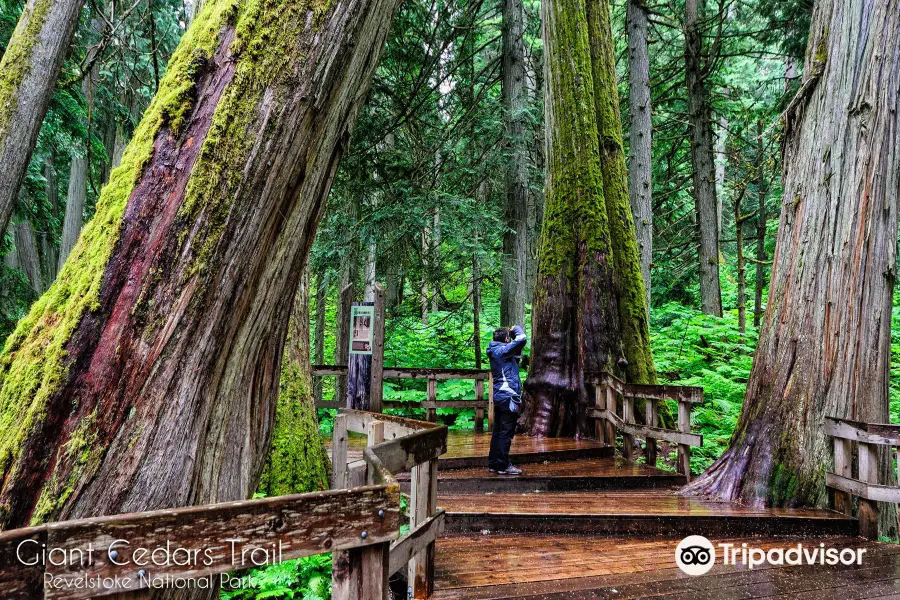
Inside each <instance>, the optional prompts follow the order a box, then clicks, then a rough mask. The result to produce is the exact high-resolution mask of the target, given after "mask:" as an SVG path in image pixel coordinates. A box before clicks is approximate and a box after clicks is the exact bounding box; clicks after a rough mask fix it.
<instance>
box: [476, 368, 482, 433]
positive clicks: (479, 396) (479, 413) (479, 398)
mask: <svg viewBox="0 0 900 600" xmlns="http://www.w3.org/2000/svg"><path fill="white" fill-rule="evenodd" d="M475 402H484V379H476V380H475ZM475 431H478V432H481V431H484V408H482V407H481V406H478V407H476V408H475Z"/></svg>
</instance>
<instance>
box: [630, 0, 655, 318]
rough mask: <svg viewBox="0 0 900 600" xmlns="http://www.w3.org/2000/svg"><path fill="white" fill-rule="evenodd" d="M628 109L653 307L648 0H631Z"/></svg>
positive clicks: (644, 270) (635, 195)
mask: <svg viewBox="0 0 900 600" xmlns="http://www.w3.org/2000/svg"><path fill="white" fill-rule="evenodd" d="M625 29H626V32H627V34H628V111H629V114H630V115H631V135H630V139H629V151H630V155H631V156H630V159H629V163H628V193H629V200H630V202H631V213H632V216H633V217H634V226H635V231H636V234H637V243H638V249H639V250H640V253H641V276H642V277H643V278H644V289H645V292H646V297H647V300H646V304H647V308H648V309H649V308H650V265H651V264H652V263H653V159H652V154H651V151H650V150H651V142H652V139H653V121H652V112H651V110H650V50H649V48H648V44H647V38H648V36H649V29H650V26H649V23H648V20H647V7H646V6H645V5H644V0H628V8H627V12H626V25H625Z"/></svg>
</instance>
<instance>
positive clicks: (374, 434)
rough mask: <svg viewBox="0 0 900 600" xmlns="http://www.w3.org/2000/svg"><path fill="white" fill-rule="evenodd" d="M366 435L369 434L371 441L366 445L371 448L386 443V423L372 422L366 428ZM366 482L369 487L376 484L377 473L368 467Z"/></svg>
mask: <svg viewBox="0 0 900 600" xmlns="http://www.w3.org/2000/svg"><path fill="white" fill-rule="evenodd" d="M366 433H367V434H368V437H369V441H368V443H367V444H366V445H367V446H369V447H372V446H374V445H376V444H380V443H381V442H383V441H384V423H383V422H381V421H372V422H371V423H369V425H368V427H367V428H366ZM366 482H367V483H368V484H369V485H374V484H375V473H374V472H373V471H371V470H370V469H369V468H368V465H367V466H366Z"/></svg>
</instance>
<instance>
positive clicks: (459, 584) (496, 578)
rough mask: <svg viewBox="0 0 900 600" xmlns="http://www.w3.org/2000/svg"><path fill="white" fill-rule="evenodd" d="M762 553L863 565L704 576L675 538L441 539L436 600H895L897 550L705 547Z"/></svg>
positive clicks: (775, 540)
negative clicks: (681, 554) (859, 553)
mask: <svg viewBox="0 0 900 600" xmlns="http://www.w3.org/2000/svg"><path fill="white" fill-rule="evenodd" d="M711 540H712V542H713V544H717V543H719V542H730V543H733V544H735V546H738V547H740V545H741V544H742V543H747V544H748V545H750V546H752V547H757V548H762V549H764V550H769V549H771V548H787V547H791V546H796V545H797V544H798V543H803V544H804V545H805V546H808V547H811V546H818V545H819V544H820V543H824V544H825V545H826V547H829V548H838V549H844V548H859V549H865V550H866V553H865V555H864V560H863V564H862V565H858V566H857V565H851V566H845V565H837V566H821V565H814V566H777V565H769V564H764V565H762V566H757V567H756V568H754V569H753V570H749V569H747V568H746V567H744V566H741V565H737V566H736V565H724V564H722V562H721V558H719V559H717V563H716V564H715V565H714V566H713V568H712V569H711V570H710V571H709V572H708V573H706V574H705V575H702V576H699V577H690V576H687V575H685V574H684V573H682V572H681V571H680V570H679V569H678V568H677V566H676V565H675V560H674V553H675V547H676V545H677V544H678V542H679V541H680V540H679V539H678V538H669V539H662V540H661V539H645V538H626V537H595V536H567V535H562V536H560V535H552V536H545V535H537V534H531V535H529V534H525V535H522V534H519V535H506V534H491V535H473V536H449V537H445V538H442V539H439V540H438V542H437V553H436V557H437V561H436V564H435V576H436V586H435V587H436V593H435V595H434V598H435V600H463V599H464V600H498V599H501V598H518V599H520V600H537V599H539V598H540V599H541V600H578V599H592V600H596V599H601V598H603V599H606V598H616V599H633V598H647V597H653V598H667V599H676V598H677V599H679V600H695V599H697V598H703V599H708V600H719V599H729V598H734V599H737V598H769V597H778V598H783V599H785V600H787V599H791V598H803V599H810V600H811V599H814V598H815V599H820V598H833V599H835V600H850V599H852V598H874V597H891V598H897V597H900V546H896V545H893V544H879V543H877V542H870V541H866V540H862V539H859V538H853V537H825V538H822V537H815V538H806V537H769V538H758V537H757V538H741V537H721V538H720V537H716V538H711Z"/></svg>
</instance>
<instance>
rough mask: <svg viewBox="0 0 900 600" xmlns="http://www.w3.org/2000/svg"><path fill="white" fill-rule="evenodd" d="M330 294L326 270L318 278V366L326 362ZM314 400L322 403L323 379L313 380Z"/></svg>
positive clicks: (316, 353)
mask: <svg viewBox="0 0 900 600" xmlns="http://www.w3.org/2000/svg"><path fill="white" fill-rule="evenodd" d="M327 293H328V279H327V278H326V276H325V269H322V271H321V272H320V273H319V274H318V275H317V277H316V338H315V342H314V344H313V362H314V363H315V364H317V365H321V364H324V362H325V296H326V294H327ZM313 398H314V399H315V401H316V402H321V401H322V378H321V377H316V378H315V379H313Z"/></svg>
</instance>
